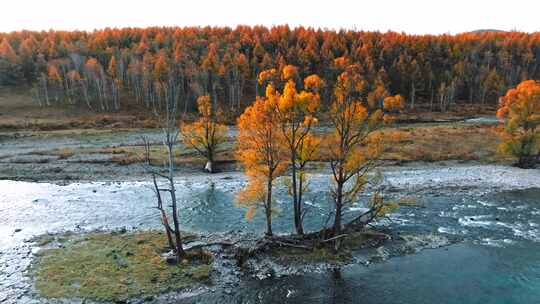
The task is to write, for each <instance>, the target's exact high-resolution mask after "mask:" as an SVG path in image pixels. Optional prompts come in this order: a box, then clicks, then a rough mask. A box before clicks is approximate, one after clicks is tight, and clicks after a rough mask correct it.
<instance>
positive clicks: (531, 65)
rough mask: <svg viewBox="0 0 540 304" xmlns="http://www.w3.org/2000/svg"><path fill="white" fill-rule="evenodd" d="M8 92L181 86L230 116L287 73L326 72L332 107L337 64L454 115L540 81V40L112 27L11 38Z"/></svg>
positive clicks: (72, 95)
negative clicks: (264, 80) (273, 73)
mask: <svg viewBox="0 0 540 304" xmlns="http://www.w3.org/2000/svg"><path fill="white" fill-rule="evenodd" d="M0 41H1V44H0V71H1V74H0V75H1V76H0V77H1V78H0V83H1V84H3V85H18V84H30V85H32V86H33V88H34V89H33V90H34V93H33V94H34V96H35V98H36V99H37V100H38V101H39V102H40V103H42V104H44V105H51V104H79V105H80V106H82V107H87V108H88V109H90V110H94V111H117V110H119V109H121V108H125V107H129V106H130V104H131V103H132V102H137V103H139V104H142V105H144V106H146V107H148V108H152V107H155V106H156V104H157V100H158V99H159V98H163V96H162V95H163V93H162V92H161V91H162V90H163V88H161V87H160V84H159V83H160V82H161V83H162V82H167V83H170V84H172V85H174V86H175V87H176V88H177V91H178V92H177V95H178V100H179V102H180V100H182V101H183V102H182V105H180V106H181V108H182V111H184V112H186V111H193V110H195V108H196V100H197V98H198V97H199V96H201V95H206V94H209V95H210V96H211V98H212V100H213V103H215V104H216V105H218V106H219V108H220V109H223V110H225V111H227V112H229V113H240V112H241V110H242V109H243V108H245V106H247V105H248V104H249V103H250V102H251V101H252V100H253V99H254V97H255V96H261V95H264V87H262V86H261V85H260V84H259V82H258V81H257V78H258V75H259V73H260V72H262V71H264V70H267V69H271V68H277V69H281V68H282V67H284V66H285V65H289V64H290V65H295V66H297V67H299V71H298V72H299V75H300V76H301V77H306V76H309V75H311V74H316V75H319V76H320V77H321V78H322V79H323V80H324V82H325V83H326V87H325V88H323V89H322V91H321V96H322V101H323V107H324V108H328V106H329V100H330V97H331V94H332V92H331V90H332V89H331V88H333V86H334V83H335V81H336V76H337V73H338V68H337V67H336V62H339V61H340V60H348V61H350V62H352V63H354V64H357V65H358V68H359V73H360V74H361V76H362V78H363V80H364V81H365V82H366V86H365V92H364V94H365V95H366V96H370V97H369V98H371V99H373V100H374V101H375V100H376V99H378V98H384V96H387V95H395V94H401V95H402V96H403V97H404V98H405V99H406V100H407V107H408V108H410V109H414V108H417V107H422V108H425V109H429V110H432V111H446V110H447V109H448V108H449V107H459V104H460V103H475V104H492V105H493V104H496V103H497V102H498V98H499V97H500V96H501V95H502V94H503V93H504V92H505V91H506V90H507V89H508V88H510V87H512V86H515V85H517V84H518V83H519V82H521V81H522V80H525V79H537V78H539V77H540V68H539V66H538V65H539V64H538V61H539V57H540V35H538V34H526V33H519V32H478V33H465V34H459V35H455V36H453V35H438V36H429V35H427V36H416V35H407V34H400V33H394V32H388V33H378V32H356V31H346V30H341V31H338V32H336V31H325V30H320V29H319V30H315V29H312V28H302V27H300V28H295V29H291V28H289V27H288V26H277V27H272V28H266V27H244V26H239V27H237V28H235V29H231V28H226V27H223V28H219V27H187V28H148V29H136V28H133V29H132V28H126V29H105V30H98V31H94V32H61V31H56V32H55V31H48V32H28V31H23V32H13V33H4V34H0Z"/></svg>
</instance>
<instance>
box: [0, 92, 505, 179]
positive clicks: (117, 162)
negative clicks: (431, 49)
mask: <svg viewBox="0 0 540 304" xmlns="http://www.w3.org/2000/svg"><path fill="white" fill-rule="evenodd" d="M463 109H464V110H461V112H449V113H431V114H429V115H428V114H421V113H406V114H402V115H401V116H400V117H399V120H398V122H397V123H396V124H395V125H393V126H389V127H387V128H385V129H384V130H382V132H383V133H384V134H385V135H384V136H386V137H389V138H390V137H391V138H392V139H393V141H394V142H393V144H391V145H387V147H386V149H385V151H384V154H383V157H382V159H383V161H385V162H386V163H388V164H392V165H396V164H397V165H399V164H402V163H406V162H436V161H447V160H452V161H464V162H465V161H477V162H482V163H492V162H509V161H511V160H509V159H507V158H505V157H503V156H502V155H500V154H499V153H498V152H497V146H498V145H499V143H500V139H499V136H498V134H497V131H496V128H497V124H494V122H493V119H492V117H493V116H492V115H493V113H492V112H491V114H490V112H489V111H488V110H487V109H479V108H477V107H468V108H467V107H464V108H463ZM134 111H135V110H134ZM475 112H478V113H482V114H483V115H482V116H480V117H485V118H484V119H487V123H486V121H482V119H480V120H478V121H475V120H467V119H470V118H473V117H479V116H478V115H476V116H475V115H474V114H473V113H475ZM0 114H1V115H0V147H1V149H0V178H9V179H26V180H46V179H52V180H73V179H89V180H91V179H95V178H98V177H102V178H108V179H109V178H110V179H115V178H116V177H118V176H143V175H144V174H145V173H144V170H143V168H142V166H141V163H142V156H143V151H144V148H143V145H142V137H143V136H144V137H145V138H147V139H148V140H149V141H150V142H151V143H152V146H151V151H152V153H151V161H152V163H153V164H156V165H159V164H162V163H163V161H164V160H165V157H166V151H165V148H164V147H163V146H162V145H161V137H160V131H159V129H155V128H153V127H154V126H155V120H154V119H153V118H152V117H151V115H150V116H149V115H148V114H140V113H138V114H136V113H135V112H132V113H124V112H122V113H115V114H106V115H104V114H99V113H89V112H88V111H77V110H76V109H69V108H68V109H58V108H41V107H39V106H38V105H37V104H35V103H34V102H33V101H32V100H31V97H30V96H29V95H28V93H27V92H26V91H25V92H17V91H15V92H13V90H6V89H0ZM318 132H319V133H321V134H324V133H325V132H328V129H327V128H325V127H320V128H319V129H318ZM229 133H230V134H229V137H228V140H227V143H226V144H225V145H224V146H223V148H222V149H221V150H220V151H218V153H217V158H216V164H217V168H218V170H221V171H228V170H235V169H236V167H237V166H236V160H235V153H234V149H235V145H236V142H235V134H236V129H235V127H234V126H231V127H230V130H229ZM319 155H320V156H319V159H318V161H322V162H324V160H325V157H324V155H325V151H321V153H319ZM175 162H176V164H177V166H178V169H179V170H180V171H199V170H200V169H201V168H202V167H203V165H204V160H203V159H202V158H200V157H199V156H198V155H197V154H196V152H195V151H193V150H190V149H187V148H186V147H185V146H184V145H182V144H180V145H179V148H178V149H177V150H176V153H175Z"/></svg>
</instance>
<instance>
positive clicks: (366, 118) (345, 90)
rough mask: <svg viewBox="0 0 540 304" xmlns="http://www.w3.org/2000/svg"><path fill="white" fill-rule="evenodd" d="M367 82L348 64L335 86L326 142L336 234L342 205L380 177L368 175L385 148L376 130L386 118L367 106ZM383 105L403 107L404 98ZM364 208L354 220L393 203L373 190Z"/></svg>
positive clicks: (365, 219)
mask: <svg viewBox="0 0 540 304" xmlns="http://www.w3.org/2000/svg"><path fill="white" fill-rule="evenodd" d="M366 85H367V83H366V80H365V79H364V78H363V77H362V76H361V75H360V73H359V69H358V66H356V65H348V66H347V67H345V68H344V69H343V72H342V73H341V74H340V75H339V76H338V78H337V81H336V85H335V87H334V99H333V101H332V104H331V107H330V115H329V117H330V122H331V123H332V126H333V132H332V133H331V134H330V135H329V137H328V139H327V140H325V144H326V145H327V150H328V153H329V160H330V166H331V169H332V186H331V189H330V193H331V196H332V198H333V201H334V204H335V210H334V212H335V214H334V225H333V229H332V233H333V234H334V235H335V236H338V235H340V233H341V230H342V227H343V223H342V217H343V211H344V207H345V206H347V205H349V204H353V203H355V202H356V201H357V198H358V194H359V193H360V192H361V191H362V190H363V189H364V188H365V186H366V185H368V184H370V183H377V182H378V180H380V178H378V175H375V176H370V175H369V174H370V172H372V171H373V170H374V169H375V168H376V167H377V166H378V164H379V162H378V160H379V158H380V156H381V154H382V152H383V148H384V138H382V136H381V133H380V132H376V131H377V130H379V129H380V128H381V127H382V126H383V124H384V122H385V121H388V118H385V115H387V114H385V113H384V110H385V109H374V110H370V109H369V108H370V107H369V105H368V102H367V101H366V98H365V96H364V92H365V87H366ZM384 106H387V107H390V106H391V107H393V108H400V107H403V98H401V97H394V98H393V99H392V100H390V99H387V100H386V102H385V105H384ZM366 207H367V208H368V210H367V211H366V212H364V213H362V214H361V215H359V216H358V217H356V219H355V220H354V221H356V220H361V221H362V222H363V224H365V223H366V222H368V221H370V220H373V219H374V218H376V217H378V216H380V215H383V214H384V213H386V212H387V211H388V210H389V209H392V208H394V207H395V204H392V203H386V202H385V201H384V200H383V199H382V197H381V196H380V195H379V194H378V193H377V192H376V194H375V195H374V196H373V197H372V199H371V200H370V201H369V202H368V203H367V204H366ZM337 246H338V243H337V242H336V247H337Z"/></svg>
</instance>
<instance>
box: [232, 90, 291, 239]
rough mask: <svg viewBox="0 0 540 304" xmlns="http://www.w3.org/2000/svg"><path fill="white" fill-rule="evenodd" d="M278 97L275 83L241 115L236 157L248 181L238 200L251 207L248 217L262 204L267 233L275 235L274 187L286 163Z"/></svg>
mask: <svg viewBox="0 0 540 304" xmlns="http://www.w3.org/2000/svg"><path fill="white" fill-rule="evenodd" d="M277 104H278V98H276V93H275V90H274V88H273V86H272V85H269V86H268V87H267V88H266V96H265V97H260V98H257V100H256V101H255V102H254V103H253V104H252V105H251V106H249V107H247V108H246V110H245V111H244V113H242V115H240V117H239V118H238V146H237V153H236V155H237V158H238V160H239V161H240V162H241V163H242V165H243V166H244V170H245V172H246V175H247V178H248V184H247V185H246V187H245V188H244V189H243V190H242V191H241V192H240V193H239V195H238V197H237V202H238V204H240V205H242V206H246V207H248V211H247V213H246V218H248V219H249V218H251V217H253V215H254V213H255V211H256V210H257V209H258V208H259V207H262V208H263V209H264V213H265V216H266V235H268V236H272V211H273V208H272V205H273V198H272V188H273V184H274V181H275V179H276V178H277V177H279V176H280V175H282V174H283V172H284V171H285V168H286V167H287V162H286V158H285V157H284V155H283V149H282V148H281V147H280V144H279V143H280V142H282V140H283V139H282V137H281V132H279V120H278V117H277V114H276V113H277V111H276V107H277Z"/></svg>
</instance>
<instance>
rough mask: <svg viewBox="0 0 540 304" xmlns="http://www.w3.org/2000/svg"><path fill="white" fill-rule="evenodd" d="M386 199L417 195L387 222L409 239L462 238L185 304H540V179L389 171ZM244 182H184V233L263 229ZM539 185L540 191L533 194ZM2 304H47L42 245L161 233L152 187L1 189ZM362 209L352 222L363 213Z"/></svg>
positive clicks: (320, 189)
mask: <svg viewBox="0 0 540 304" xmlns="http://www.w3.org/2000/svg"><path fill="white" fill-rule="evenodd" d="M386 176H387V179H386V181H385V188H386V190H385V193H386V194H387V195H388V196H391V197H394V198H402V197H408V198H410V197H414V198H416V200H417V204H416V206H411V207H403V208H401V209H400V210H399V211H398V212H397V213H395V214H393V215H392V216H391V221H387V222H385V223H383V224H384V225H390V226H391V227H392V228H393V229H396V230H397V229H399V231H400V232H401V233H403V234H419V233H422V234H433V235H437V236H445V237H448V238H453V239H459V240H460V242H458V243H457V244H454V245H450V246H447V247H443V248H439V249H432V250H423V251H421V252H419V253H418V254H414V255H407V256H403V257H397V258H392V259H390V260H388V261H385V262H383V263H377V264H371V265H370V266H363V265H361V264H358V265H356V264H353V265H350V266H346V267H342V268H341V269H336V270H333V271H321V272H316V273H306V274H303V275H295V276H285V277H281V278H275V279H267V280H256V279H251V278H246V279H244V280H242V281H241V283H240V285H239V286H237V287H235V288H234V289H233V290H228V291H226V292H225V291H223V290H215V291H214V292H205V293H202V294H201V295H198V296H194V297H190V298H185V299H180V300H177V301H178V302H179V303H183V302H199V303H200V302H208V303H228V302H229V303H238V302H240V303H242V302H246V303H282V302H289V303H501V304H502V303H539V302H540V227H539V224H540V188H536V187H539V186H540V183H539V181H540V173H539V172H538V171H530V170H529V171H525V170H517V169H511V168H505V167H497V166H473V167H459V168H452V169H450V168H435V167H422V168H401V169H392V170H388V172H386ZM327 181H328V176H327V175H325V174H317V175H314V176H313V179H312V182H311V183H312V184H311V187H312V190H313V191H312V194H310V195H309V196H308V197H307V201H306V206H307V208H308V209H309V211H308V214H307V216H306V226H307V228H308V229H318V228H319V227H320V226H321V225H322V224H323V223H324V220H325V218H326V215H327V214H328V212H329V210H330V207H331V206H330V205H329V204H328V199H327V197H326V192H325V191H324V190H325V187H326V186H325V185H326V184H327ZM243 183H244V178H243V176H242V175H241V174H239V173H228V174H218V175H212V176H207V175H193V176H189V177H188V176H184V177H181V178H179V179H178V188H179V192H180V193H181V195H180V197H181V206H182V209H181V220H182V223H183V225H184V229H188V230H194V231H201V232H225V231H255V232H259V233H262V231H263V229H264V225H262V224H263V223H264V222H263V221H264V219H263V217H262V216H260V217H256V218H255V219H254V220H253V221H249V222H248V221H246V220H244V210H243V209H241V208H238V207H236V206H235V203H234V196H235V193H236V192H237V191H238V190H239V189H240V188H241V187H242V186H243ZM535 186H536V187H535ZM0 192H1V195H0V235H1V238H0V262H1V263H0V303H2V301H4V302H6V303H19V302H20V303H24V302H36V303H37V302H38V301H39V300H36V299H33V298H32V297H31V293H29V292H28V291H29V290H30V289H29V286H30V282H29V281H28V279H27V278H26V277H24V275H23V271H24V269H25V268H26V267H27V266H28V264H29V263H30V261H31V258H32V251H33V250H35V246H34V245H33V244H32V243H29V242H27V240H29V239H31V238H32V237H34V236H36V235H41V234H44V233H47V232H49V233H55V232H61V231H67V230H69V231H79V230H80V231H88V230H94V229H114V228H118V227H124V226H126V227H128V228H135V229H147V228H153V227H159V221H158V218H157V217H156V211H155V209H152V206H153V205H152V203H153V192H152V191H151V189H150V188H149V187H148V184H147V183H145V182H121V183H101V182H98V183H95V182H94V183H76V184H70V185H66V186H59V185H54V184H47V183H26V182H15V181H0ZM289 205H290V204H289V200H288V198H287V196H286V194H285V193H278V201H277V207H278V209H280V210H281V212H279V213H278V214H277V216H276V218H275V220H274V225H275V229H276V231H279V232H288V231H290V230H291V228H292V227H291V224H290V223H291V219H290V206H289ZM361 207H362V206H361V204H359V205H357V206H352V207H351V208H350V209H349V212H350V213H349V214H353V213H354V211H355V210H357V209H358V208H361Z"/></svg>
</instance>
